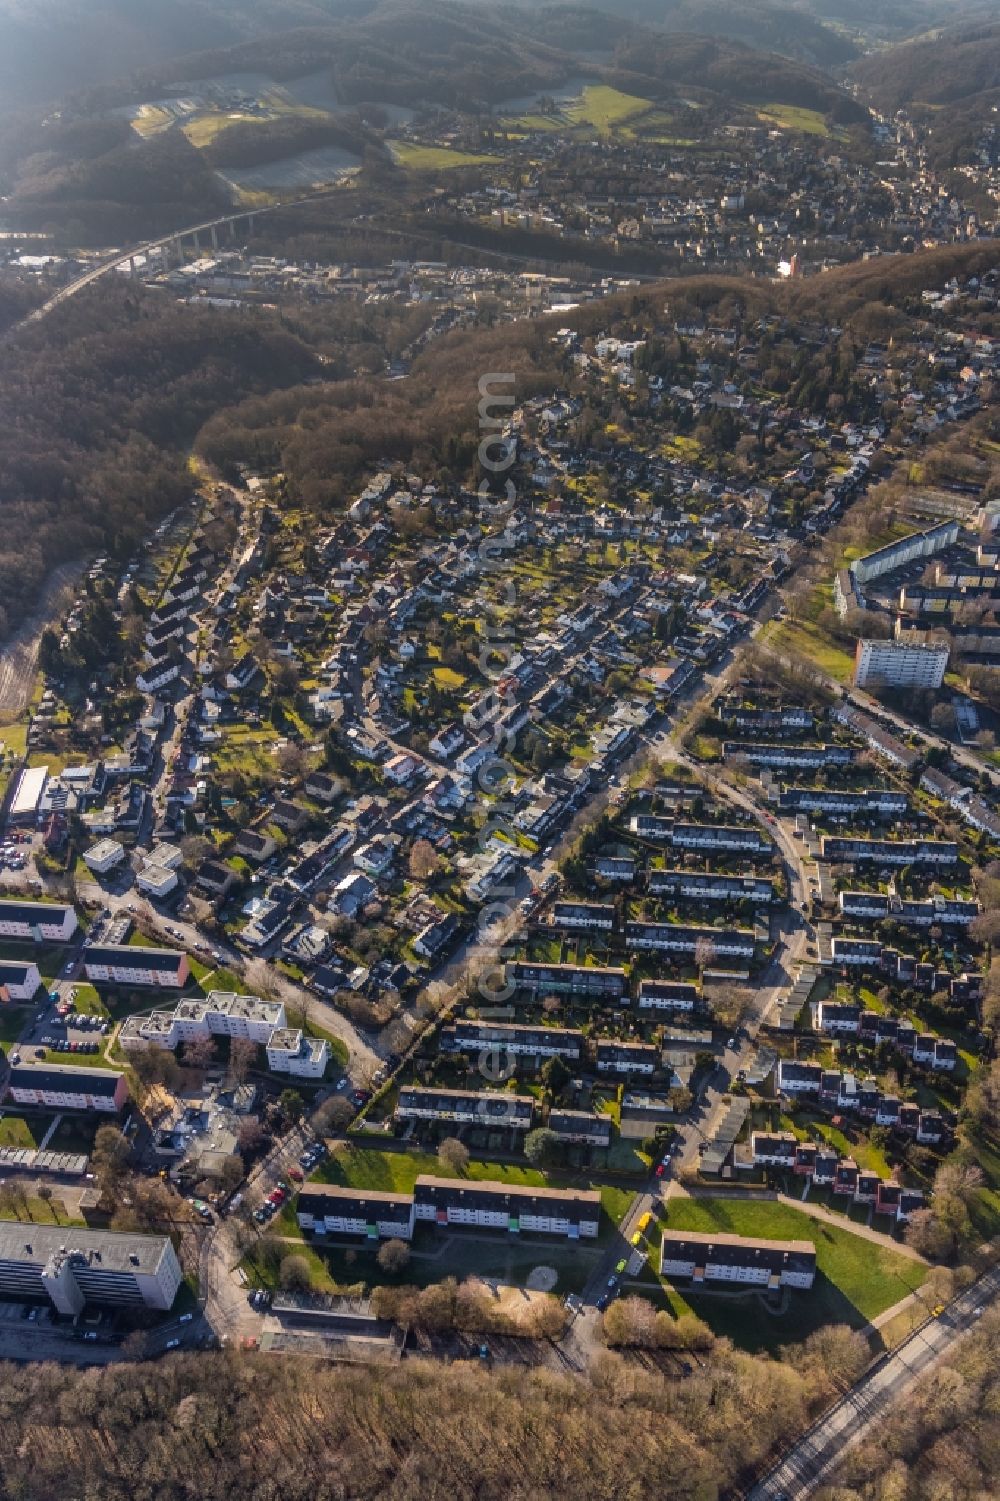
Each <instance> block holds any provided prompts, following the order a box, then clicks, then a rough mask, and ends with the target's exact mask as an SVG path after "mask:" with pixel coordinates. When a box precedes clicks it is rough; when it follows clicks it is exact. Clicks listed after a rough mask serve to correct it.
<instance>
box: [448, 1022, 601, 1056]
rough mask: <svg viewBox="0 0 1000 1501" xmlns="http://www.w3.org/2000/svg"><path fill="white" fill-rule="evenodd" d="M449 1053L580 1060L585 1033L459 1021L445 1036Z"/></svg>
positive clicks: (569, 1029)
mask: <svg viewBox="0 0 1000 1501" xmlns="http://www.w3.org/2000/svg"><path fill="white" fill-rule="evenodd" d="M441 1050H442V1052H446V1053H470V1054H471V1053H481V1052H483V1051H484V1050H489V1051H491V1052H500V1053H509V1054H511V1055H512V1056H513V1057H516V1058H568V1059H574V1060H575V1059H578V1058H580V1057H581V1056H582V1053H583V1033H582V1032H578V1031H574V1030H572V1029H571V1028H569V1027H531V1026H522V1025H520V1024H518V1023H516V1022H482V1021H471V1020H469V1019H467V1018H459V1020H458V1021H456V1022H455V1024H454V1026H452V1027H446V1028H445V1029H444V1030H443V1032H442V1033H441Z"/></svg>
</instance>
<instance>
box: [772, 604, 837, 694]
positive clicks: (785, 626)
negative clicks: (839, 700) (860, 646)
mask: <svg viewBox="0 0 1000 1501" xmlns="http://www.w3.org/2000/svg"><path fill="white" fill-rule="evenodd" d="M761 639H766V641H767V644H768V646H771V647H773V648H774V649H775V651H778V652H788V653H789V654H791V655H792V656H801V657H808V658H809V660H810V661H811V662H815V663H816V666H817V667H818V668H819V669H820V670H821V671H822V672H825V673H826V674H827V676H828V677H831V678H836V680H837V682H839V683H846V682H847V681H848V680H849V679H850V678H851V677H852V676H853V674H854V658H853V657H852V656H851V655H850V653H849V652H846V651H843V650H842V649H841V648H840V647H839V646H835V645H834V643H833V642H832V641H831V640H830V639H829V637H828V636H826V635H825V634H824V633H823V632H822V631H821V630H820V628H819V626H818V625H815V624H814V623H813V622H812V621H811V620H802V621H793V620H778V621H772V622H771V623H770V624H769V625H768V626H765V628H764V630H763V631H762V632H761Z"/></svg>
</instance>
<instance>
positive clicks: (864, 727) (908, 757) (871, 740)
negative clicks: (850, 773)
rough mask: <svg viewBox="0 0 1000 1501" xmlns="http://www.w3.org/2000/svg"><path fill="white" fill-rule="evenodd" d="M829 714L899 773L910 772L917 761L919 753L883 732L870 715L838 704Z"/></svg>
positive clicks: (886, 731) (850, 706) (852, 707)
mask: <svg viewBox="0 0 1000 1501" xmlns="http://www.w3.org/2000/svg"><path fill="white" fill-rule="evenodd" d="M831 713H832V716H833V718H834V719H836V720H837V721H838V722H839V723H840V724H842V725H845V726H846V727H847V728H848V729H849V730H852V731H853V732H854V734H855V735H857V736H858V737H859V738H860V739H861V740H863V741H864V742H865V744H866V745H867V746H868V748H869V750H871V751H874V752H875V754H876V755H877V756H881V758H882V760H883V761H888V763H889V765H890V766H895V767H897V768H898V769H899V770H900V771H911V770H912V768H913V767H914V766H915V765H916V764H917V762H918V761H919V759H920V753H919V751H915V750H910V748H909V747H908V746H906V745H904V744H903V742H902V741H901V740H897V739H896V736H895V735H890V733H889V731H888V730H884V729H883V728H882V726H881V725H880V724H877V723H876V721H875V720H874V719H872V718H871V717H870V715H868V714H863V713H862V712H861V710H860V709H856V708H855V707H854V705H853V704H838V705H837V706H836V708H834V709H833V710H832V711H831Z"/></svg>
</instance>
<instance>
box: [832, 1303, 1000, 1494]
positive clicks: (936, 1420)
mask: <svg viewBox="0 0 1000 1501" xmlns="http://www.w3.org/2000/svg"><path fill="white" fill-rule="evenodd" d="M998 1475H1000V1315H998V1313H997V1312H996V1310H991V1311H990V1312H989V1313H987V1314H986V1315H985V1316H984V1317H983V1320H982V1322H981V1323H980V1324H979V1325H978V1326H977V1328H976V1331H975V1333H974V1334H972V1335H971V1336H970V1337H969V1338H968V1339H965V1340H963V1341H961V1342H960V1343H959V1344H958V1345H956V1347H955V1349H954V1351H953V1352H952V1353H951V1354H950V1355H949V1356H948V1359H947V1360H946V1361H945V1362H944V1364H942V1365H940V1366H939V1367H937V1369H936V1370H934V1371H933V1372H932V1373H931V1374H930V1375H929V1376H925V1377H924V1379H923V1380H922V1381H921V1383H920V1385H919V1386H918V1388H917V1390H916V1392H915V1393H913V1394H911V1395H910V1396H909V1397H908V1398H907V1401H906V1403H905V1404H903V1405H902V1406H901V1407H899V1408H897V1409H896V1410H895V1412H893V1413H892V1414H891V1416H890V1417H889V1418H888V1419H887V1420H886V1421H885V1422H884V1423H880V1424H879V1425H878V1429H877V1431H876V1432H875V1433H873V1435H872V1437H871V1438H870V1440H869V1441H868V1442H866V1443H864V1444H862V1445H861V1446H860V1447H859V1448H857V1449H854V1450H852V1451H851V1452H850V1453H849V1454H848V1456H847V1458H846V1459H845V1460H844V1463H843V1464H842V1465H841V1468H840V1471H839V1473H838V1474H837V1475H836V1477H835V1483H834V1484H832V1485H831V1486H830V1487H829V1488H828V1489H827V1491H826V1493H825V1494H826V1495H827V1496H828V1497H829V1498H830V1501H987V1498H989V1497H993V1496H996V1495H997V1492H998V1484H1000V1482H998Z"/></svg>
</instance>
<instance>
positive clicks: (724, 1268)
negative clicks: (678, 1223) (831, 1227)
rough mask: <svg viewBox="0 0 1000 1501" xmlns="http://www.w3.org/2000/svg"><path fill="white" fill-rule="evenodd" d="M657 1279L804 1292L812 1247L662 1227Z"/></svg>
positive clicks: (811, 1275) (812, 1273)
mask: <svg viewBox="0 0 1000 1501" xmlns="http://www.w3.org/2000/svg"><path fill="white" fill-rule="evenodd" d="M660 1275H661V1277H668V1278H670V1279H671V1281H673V1280H676V1279H678V1278H683V1279H684V1280H685V1281H690V1282H693V1283H728V1284H733V1283H735V1284H738V1285H741V1286H750V1287H763V1288H770V1289H776V1288H779V1287H793V1288H798V1289H800V1290H803V1291H807V1290H808V1289H809V1288H811V1287H812V1285H813V1283H814V1282H815V1280H816V1247H815V1246H814V1245H813V1243H812V1241H808V1240H759V1239H757V1238H750V1237H745V1236H740V1235H721V1234H714V1233H713V1234H708V1233H706V1234H699V1233H696V1232H695V1231H693V1230H670V1229H666V1230H664V1232H663V1237H662V1240H661V1242H660Z"/></svg>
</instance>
